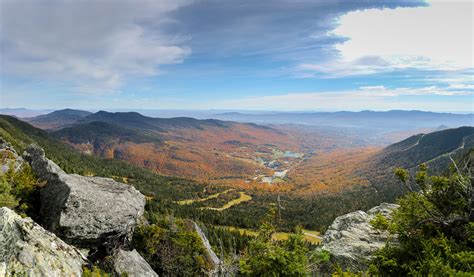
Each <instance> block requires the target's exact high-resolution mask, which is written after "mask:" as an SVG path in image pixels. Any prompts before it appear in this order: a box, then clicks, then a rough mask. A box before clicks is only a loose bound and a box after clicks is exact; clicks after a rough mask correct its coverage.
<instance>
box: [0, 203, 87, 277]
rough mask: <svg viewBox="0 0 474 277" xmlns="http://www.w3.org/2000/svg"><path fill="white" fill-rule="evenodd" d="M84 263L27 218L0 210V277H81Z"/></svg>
mask: <svg viewBox="0 0 474 277" xmlns="http://www.w3.org/2000/svg"><path fill="white" fill-rule="evenodd" d="M85 262H86V261H85V259H84V258H83V256H82V255H81V253H80V252H79V251H78V250H77V249H76V248H74V247H73V246H70V245H68V244H66V243H65V242H63V241H62V240H61V239H60V238H58V237H57V236H56V235H54V234H53V233H50V232H48V231H46V230H45V229H43V228H42V227H41V226H39V225H38V224H36V223H35V222H33V220H31V218H21V217H20V216H19V215H18V214H16V213H15V212H14V211H12V210H10V209H8V208H6V207H2V208H0V276H81V274H82V266H83V265H84V264H85Z"/></svg>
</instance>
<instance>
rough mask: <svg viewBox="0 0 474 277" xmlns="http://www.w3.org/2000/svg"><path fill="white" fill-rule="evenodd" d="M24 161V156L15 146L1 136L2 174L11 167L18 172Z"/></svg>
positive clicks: (0, 158)
mask: <svg viewBox="0 0 474 277" xmlns="http://www.w3.org/2000/svg"><path fill="white" fill-rule="evenodd" d="M23 163H24V160H23V158H22V157H21V156H19V155H18V153H17V152H16V151H15V149H14V148H13V146H12V145H11V144H10V143H8V142H7V141H5V140H4V139H3V138H2V137H0V164H1V169H0V175H3V174H5V173H6V172H8V171H9V170H10V169H12V170H13V171H14V172H18V171H19V170H20V169H21V167H22V165H23Z"/></svg>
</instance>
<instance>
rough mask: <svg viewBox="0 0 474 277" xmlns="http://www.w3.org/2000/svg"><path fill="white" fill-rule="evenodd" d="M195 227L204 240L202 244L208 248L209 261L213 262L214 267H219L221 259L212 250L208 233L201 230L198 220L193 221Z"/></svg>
mask: <svg viewBox="0 0 474 277" xmlns="http://www.w3.org/2000/svg"><path fill="white" fill-rule="evenodd" d="M193 225H194V229H195V230H196V233H197V234H198V235H199V237H200V238H201V240H202V244H203V246H204V248H205V249H206V253H207V256H208V258H209V261H210V263H211V266H212V268H213V269H217V268H218V267H219V265H220V264H221V261H220V259H219V257H217V255H216V253H215V252H214V250H212V247H211V244H210V243H209V240H208V239H207V237H206V235H205V234H204V232H203V231H202V230H201V228H200V227H199V225H197V223H196V222H194V221H193Z"/></svg>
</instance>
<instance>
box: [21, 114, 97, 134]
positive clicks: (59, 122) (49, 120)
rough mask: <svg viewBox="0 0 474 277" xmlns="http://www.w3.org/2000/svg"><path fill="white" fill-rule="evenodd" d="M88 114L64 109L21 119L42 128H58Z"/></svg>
mask: <svg viewBox="0 0 474 277" xmlns="http://www.w3.org/2000/svg"><path fill="white" fill-rule="evenodd" d="M90 114H92V113H91V112H87V111H81V110H73V109H64V110H58V111H54V112H51V113H48V114H43V115H39V116H36V117H30V118H24V119H23V120H24V121H26V122H28V123H30V124H31V125H33V126H35V127H38V128H41V129H44V130H58V129H60V128H64V127H66V126H69V125H71V124H73V123H75V122H76V121H78V120H80V119H82V118H84V117H86V116H88V115H90Z"/></svg>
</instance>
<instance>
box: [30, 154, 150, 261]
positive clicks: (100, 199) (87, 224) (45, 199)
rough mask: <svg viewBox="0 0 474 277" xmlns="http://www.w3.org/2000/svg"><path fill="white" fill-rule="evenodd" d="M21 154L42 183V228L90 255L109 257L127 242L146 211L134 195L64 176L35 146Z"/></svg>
mask: <svg viewBox="0 0 474 277" xmlns="http://www.w3.org/2000/svg"><path fill="white" fill-rule="evenodd" d="M26 152H27V156H26V158H27V160H28V161H29V162H30V164H31V167H32V169H33V171H34V172H35V173H36V175H37V176H38V177H39V178H40V179H42V180H45V181H47V184H46V186H45V187H44V188H43V189H42V190H41V208H40V215H41V218H42V225H43V226H45V228H47V229H48V230H50V231H52V232H54V233H55V234H57V235H58V236H59V237H61V238H63V239H64V240H65V241H66V242H68V243H70V244H73V245H76V246H79V247H83V248H90V249H92V250H93V251H92V253H94V252H96V253H98V252H100V253H104V254H105V253H111V251H112V250H114V249H116V248H118V247H120V246H121V245H124V244H126V243H127V242H128V241H129V240H130V238H131V235H132V234H133V230H134V228H135V226H136V224H137V221H138V219H139V218H140V217H141V216H142V214H143V212H144V207H145V197H144V196H143V195H142V194H141V193H140V192H139V191H137V190H136V189H135V188H134V187H132V186H130V185H126V184H123V183H119V182H116V181H114V180H113V179H111V178H101V177H85V176H80V175H77V174H66V173H65V172H64V171H63V170H62V169H61V168H60V167H59V166H58V165H56V164H55V163H54V162H53V161H51V160H49V159H47V158H46V157H45V155H44V151H43V149H41V148H40V147H38V146H35V145H31V146H29V147H28V148H27V150H26Z"/></svg>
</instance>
